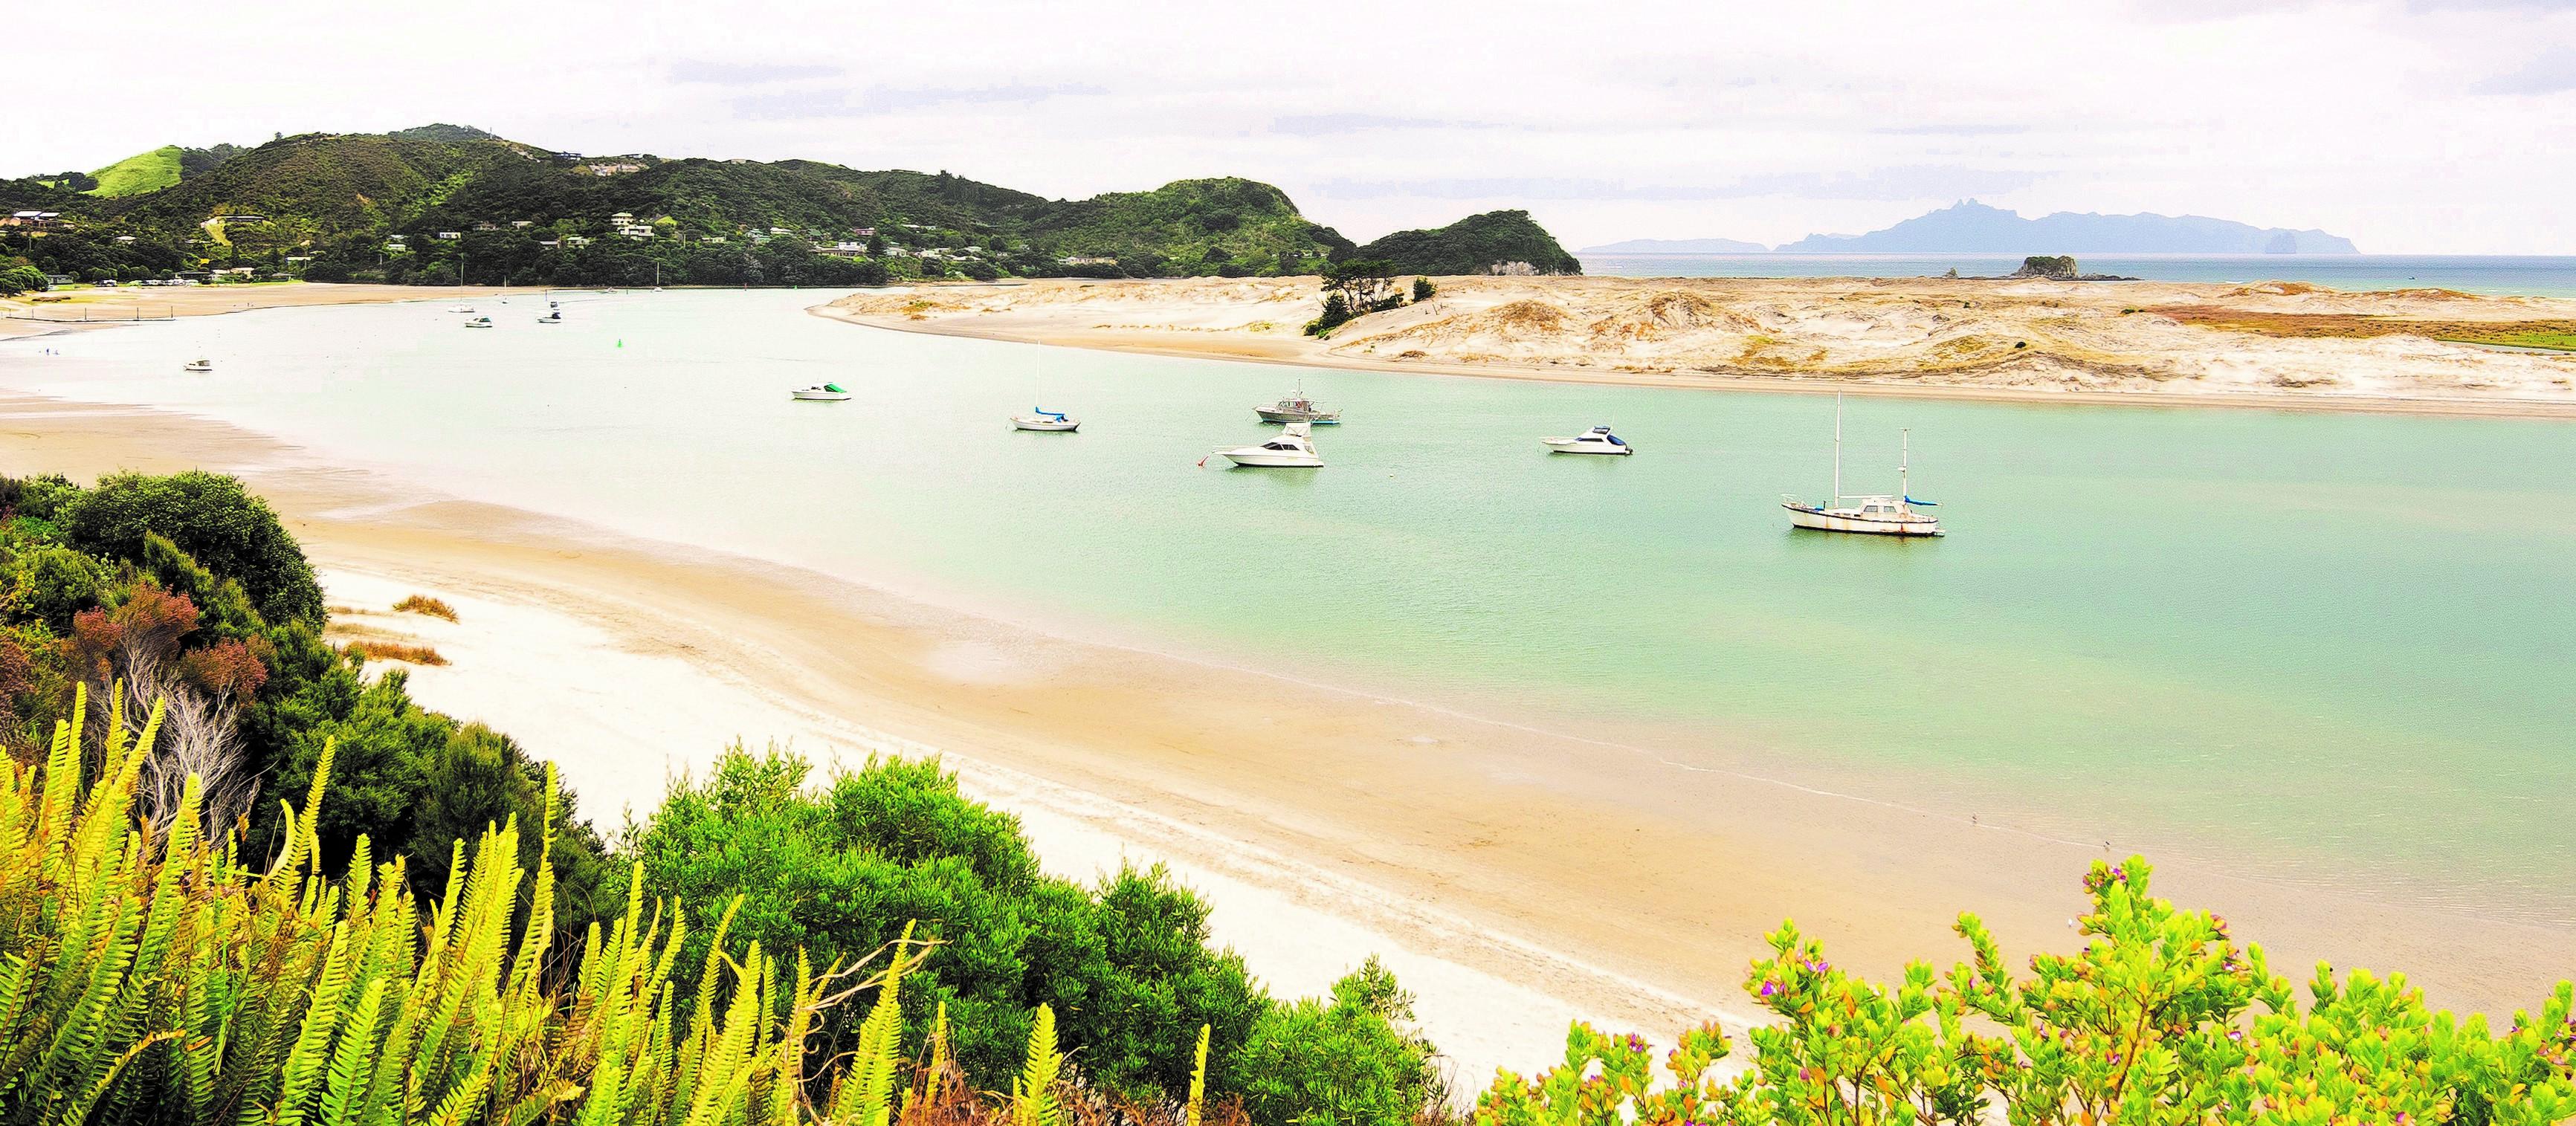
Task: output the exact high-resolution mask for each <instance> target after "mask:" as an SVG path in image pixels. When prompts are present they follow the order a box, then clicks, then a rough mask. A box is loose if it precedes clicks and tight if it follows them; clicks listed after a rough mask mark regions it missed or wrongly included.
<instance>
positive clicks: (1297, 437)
mask: <svg viewBox="0 0 2576 1126" xmlns="http://www.w3.org/2000/svg"><path fill="white" fill-rule="evenodd" d="M1313 425H1314V424H1313V423H1309V422H1291V423H1289V424H1288V428H1287V429H1285V430H1282V431H1280V433H1279V436H1278V437H1276V438H1272V439H1270V440H1269V441H1267V442H1263V443H1261V444H1260V445H1257V446H1237V447H1235V448H1233V449H1230V450H1218V451H1217V453H1218V454H1219V455H1221V456H1223V457H1224V458H1225V459H1226V460H1227V461H1231V462H1233V463H1235V464H1236V465H1239V466H1243V467H1245V468H1250V469H1320V468H1322V467H1323V465H1324V455H1322V454H1320V453H1317V452H1315V436H1314V431H1313V430H1312V429H1311V427H1312V426H1313Z"/></svg>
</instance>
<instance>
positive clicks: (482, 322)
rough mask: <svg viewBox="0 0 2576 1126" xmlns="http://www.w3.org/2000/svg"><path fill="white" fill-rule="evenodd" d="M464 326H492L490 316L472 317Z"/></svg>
mask: <svg viewBox="0 0 2576 1126" xmlns="http://www.w3.org/2000/svg"><path fill="white" fill-rule="evenodd" d="M465 327H467V328H490V327H492V318H490V317H476V318H474V319H473V320H470V321H467V322H465Z"/></svg>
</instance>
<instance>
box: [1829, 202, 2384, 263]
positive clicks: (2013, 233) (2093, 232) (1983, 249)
mask: <svg viewBox="0 0 2576 1126" xmlns="http://www.w3.org/2000/svg"><path fill="white" fill-rule="evenodd" d="M1779 249H1780V250H1782V251H1785V252H1791V253H1809V254H1832V253H1880V254H1890V253H1892V254H2358V253H2360V251H2359V249H2358V248H2356V247H2354V246H2353V244H2352V240H2350V239H2346V238H2342V237H2340V236H2337V235H2330V234H2327V233H2326V232H2324V231H2320V230H2313V229H2311V230H2291V229H2288V228H2285V227H2256V226H2252V225H2250V224H2246V223H2238V222H2233V221H2231V220H2227V219H2212V218H2208V217H2206V216H2201V215H2180V216H2175V215H2157V214H2153V213H2144V214H2137V215H2098V214H2093V213H2090V212H2085V213H2077V212H2072V211H2060V212H2056V213H2054V214H2050V215H2044V216H2041V217H2039V218H2037V219H2025V218H2022V217H2021V215H2020V214H2019V213H2018V212H2013V211H2007V210H2004V209H2003V208H2000V207H1988V206H1986V205H1985V204H1982V203H1978V202H1977V201H1975V200H1967V201H1964V202H1961V203H1958V204H1954V205H1952V206H1949V207H1945V208H1942V209H1940V210H1938V211H1934V212H1932V213H1930V214H1927V215H1919V216H1916V217H1914V218H1912V219H1908V220H1906V221H1904V222H1902V223H1898V224H1896V225H1895V226H1892V227H1888V228H1886V229H1884V230H1877V231H1871V232H1870V233H1868V234H1863V235H1809V236H1807V237H1806V238H1803V239H1799V240H1798V241H1796V242H1793V243H1789V244H1787V245H1784V246H1782V247H1780V248H1779Z"/></svg>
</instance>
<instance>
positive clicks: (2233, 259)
mask: <svg viewBox="0 0 2576 1126" xmlns="http://www.w3.org/2000/svg"><path fill="white" fill-rule="evenodd" d="M1577 257H1579V258H1581V259H1582V260H1583V270H1584V272H1585V273H1591V274H1608V275H1610V276H1613V277H1635V278H1659V277H1681V278H1739V277H1742V278H1815V277H1864V278H1913V277H1938V276H1940V275H1942V274H1944V273H1947V272H1949V271H1950V270H1954V269H1955V270H1957V271H1959V273H1960V274H1961V275H1962V276H1965V277H1993V276H1997V275H2002V274H2009V273H2011V272H2013V271H2014V270H2017V269H2020V268H2021V256H2020V255H2017V254H2015V255H2005V254H1583V255H1578V256H1577ZM2075 260H2076V263H2077V265H2079V266H2080V267H2081V268H2082V269H2083V270H2084V272H2085V273H2088V274H2118V275H2122V276H2124V277H2133V278H2143V279H2145V280H2148V281H2182V282H2236V283H2250V282H2265V281H2294V282H2306V283H2308V284H2310V285H2322V286H2331V287H2333V288H2336V289H2428V288H2429V289H2456V290H2459V291H2461V292H2464V293H2491V294H2520V295H2523V296H2529V297H2576V257H2565V256H2544V255H2511V254H2216V255H2212V254H2103V255H2094V254H2078V255H2076V256H2075Z"/></svg>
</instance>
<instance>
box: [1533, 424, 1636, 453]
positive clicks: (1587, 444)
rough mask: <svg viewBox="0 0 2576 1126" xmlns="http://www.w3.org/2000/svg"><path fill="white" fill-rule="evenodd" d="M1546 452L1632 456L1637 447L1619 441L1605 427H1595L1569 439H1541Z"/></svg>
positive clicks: (1617, 437) (1616, 436)
mask: <svg viewBox="0 0 2576 1126" xmlns="http://www.w3.org/2000/svg"><path fill="white" fill-rule="evenodd" d="M1539 441H1541V442H1544V443H1546V444H1547V448H1548V452H1550V453H1560V454H1621V455H1625V454H1633V453H1635V452H1637V447H1635V446H1631V445H1629V444H1628V443H1626V442H1623V441H1620V440H1619V436H1618V435H1616V434H1613V433H1611V432H1610V428H1609V427H1607V426H1595V427H1593V428H1592V429H1590V430H1586V431H1584V432H1583V433H1581V434H1577V435H1575V436H1574V437H1571V438H1541V439H1539Z"/></svg>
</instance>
